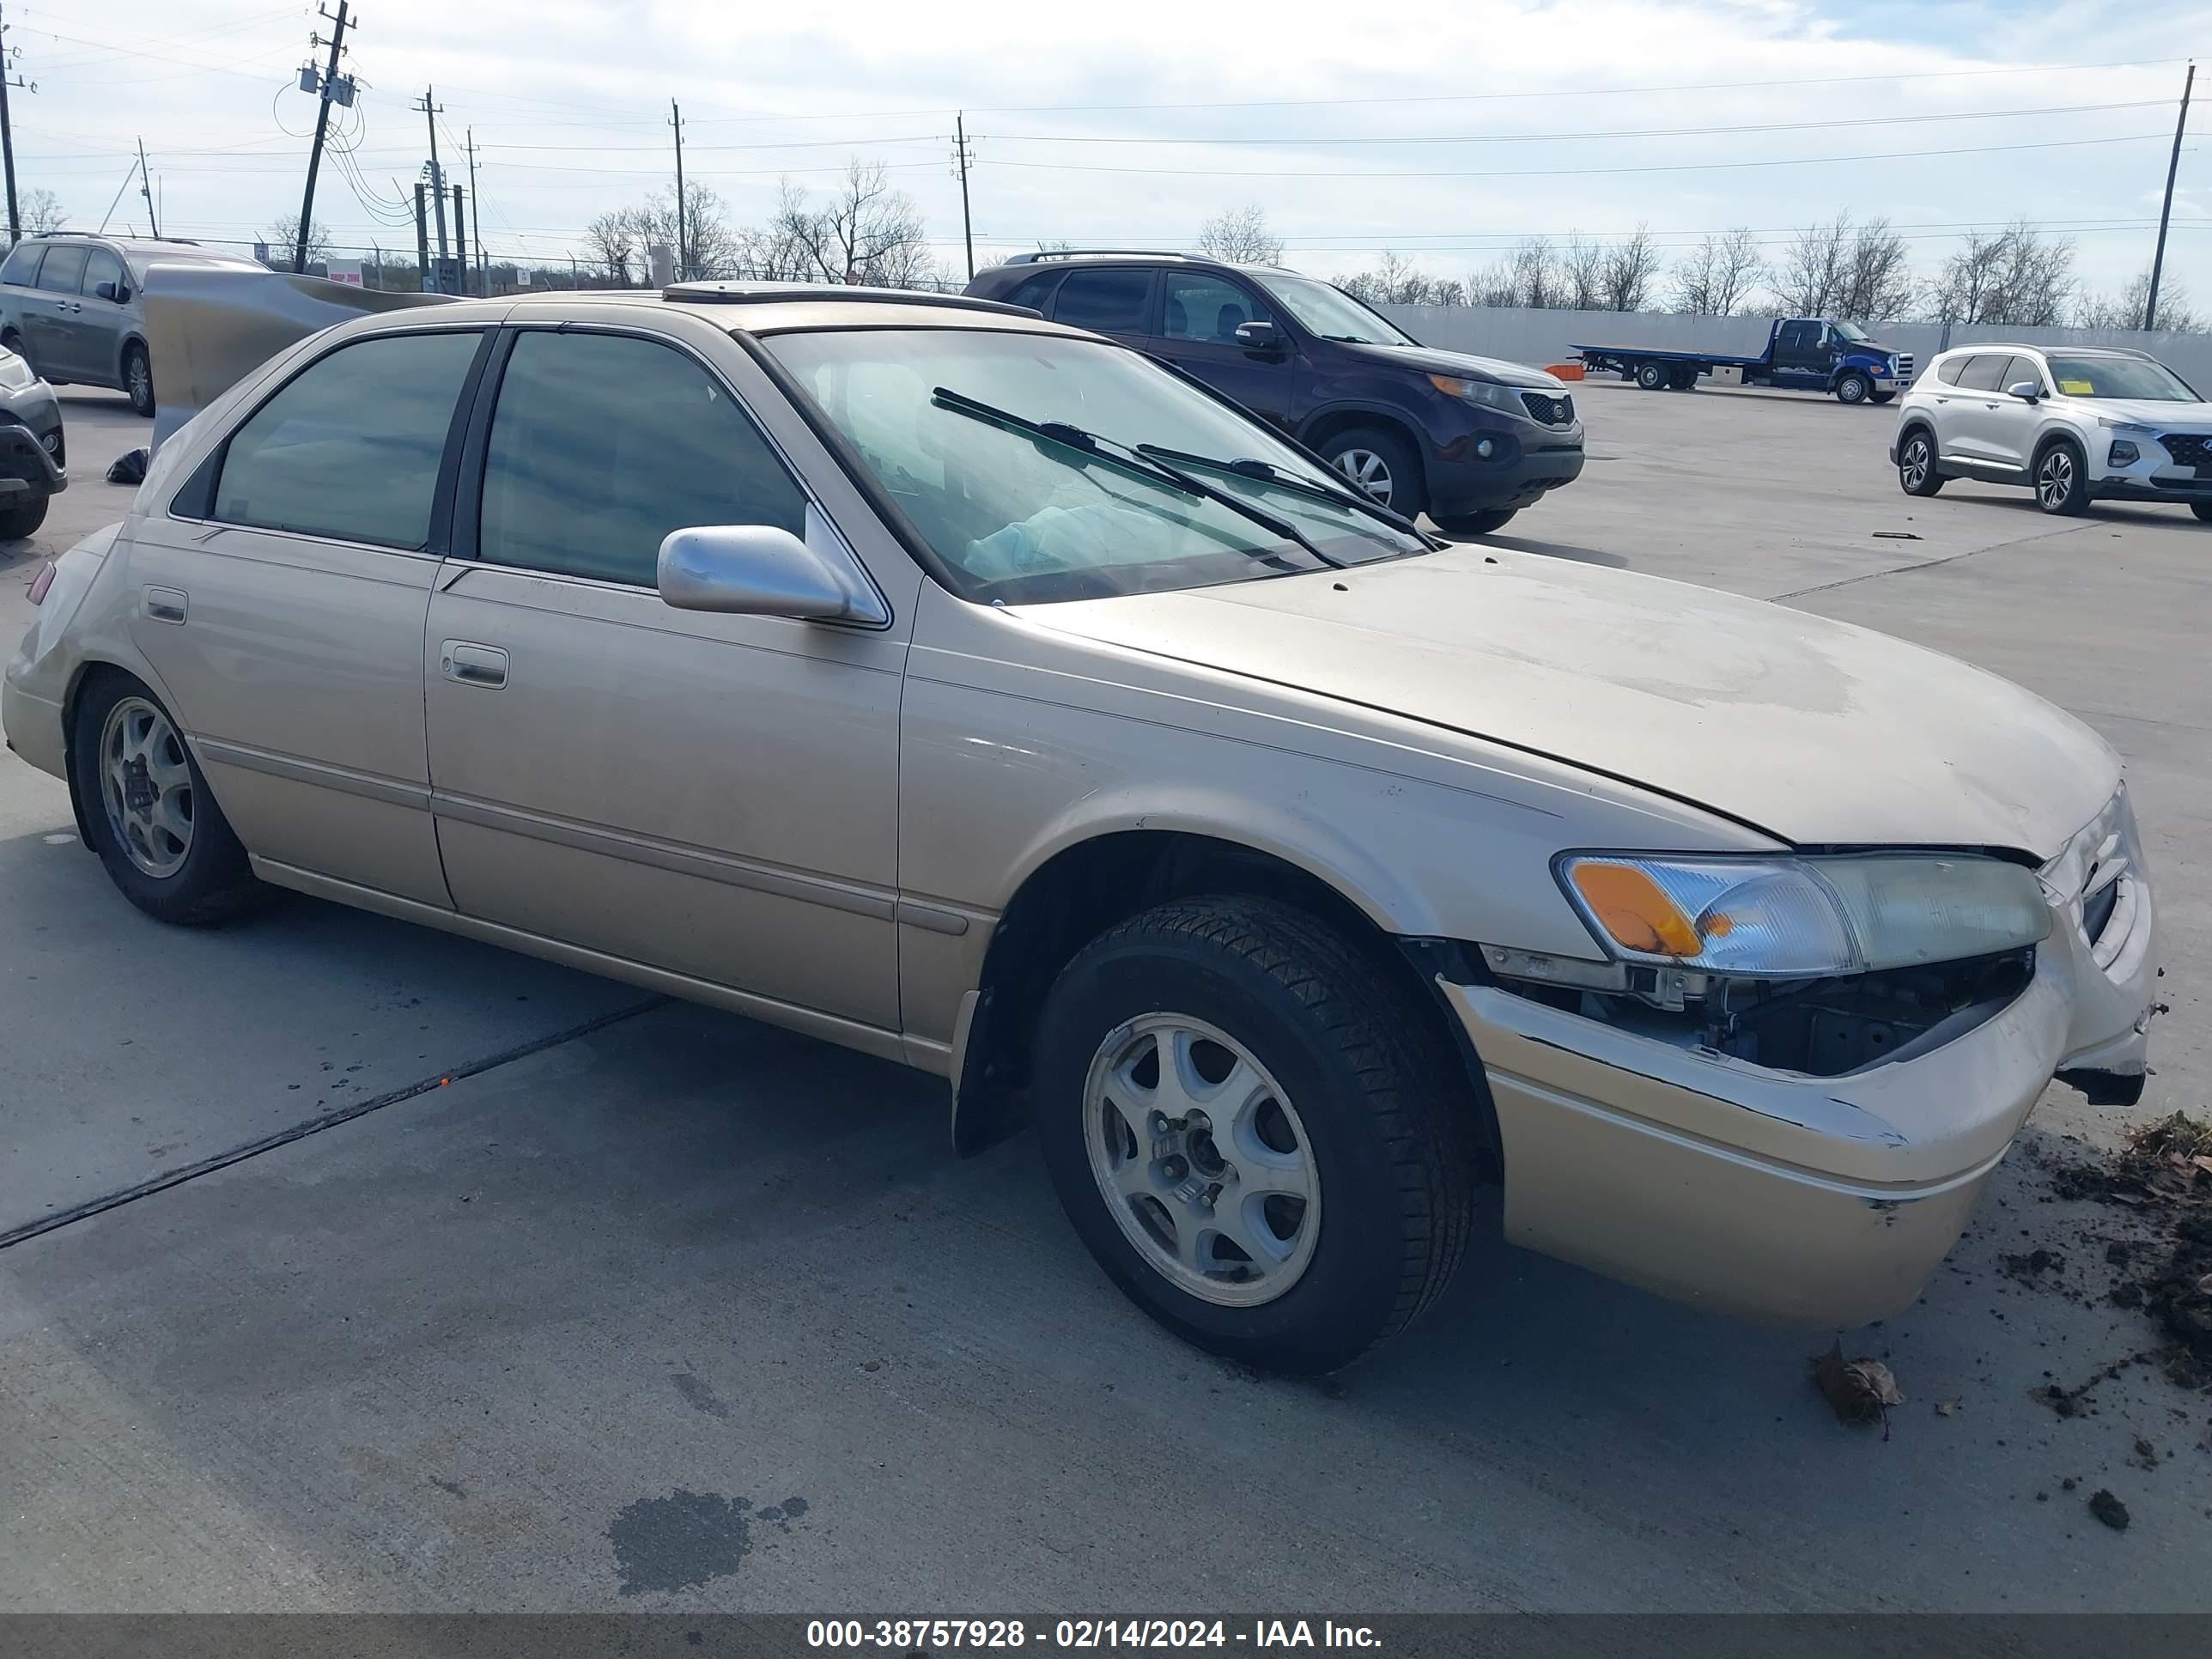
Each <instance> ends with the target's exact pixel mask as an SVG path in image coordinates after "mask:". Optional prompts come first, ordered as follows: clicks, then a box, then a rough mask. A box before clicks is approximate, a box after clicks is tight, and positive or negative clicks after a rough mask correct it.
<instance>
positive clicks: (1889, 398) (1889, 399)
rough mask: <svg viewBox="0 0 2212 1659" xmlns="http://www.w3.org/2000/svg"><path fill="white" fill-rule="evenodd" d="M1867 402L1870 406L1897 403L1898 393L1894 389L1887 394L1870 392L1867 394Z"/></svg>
mask: <svg viewBox="0 0 2212 1659" xmlns="http://www.w3.org/2000/svg"><path fill="white" fill-rule="evenodd" d="M1867 401H1868V402H1869V403H1870V404H1889V403H1895V402H1896V401H1897V392H1896V391H1895V389H1894V388H1893V389H1892V390H1890V391H1887V392H1868V393H1867Z"/></svg>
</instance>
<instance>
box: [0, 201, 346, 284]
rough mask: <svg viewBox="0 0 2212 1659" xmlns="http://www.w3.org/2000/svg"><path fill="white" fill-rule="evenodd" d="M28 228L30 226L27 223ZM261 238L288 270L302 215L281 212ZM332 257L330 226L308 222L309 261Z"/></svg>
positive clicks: (325, 261) (318, 221)
mask: <svg viewBox="0 0 2212 1659" xmlns="http://www.w3.org/2000/svg"><path fill="white" fill-rule="evenodd" d="M25 228H26V229H27V228H29V227H28V226H26V227H25ZM261 240H263V241H264V242H266V243H268V244H269V257H270V258H271V259H274V260H276V262H277V263H278V264H282V265H283V267H284V268H285V269H286V270H290V269H291V266H292V258H293V255H295V253H297V252H299V251H300V216H299V215H298V214H296V213H286V214H280V215H279V216H277V219H276V222H275V223H274V224H271V225H270V226H269V228H267V229H265V230H264V231H263V232H262V233H261ZM330 257H331V232H330V227H329V226H327V225H325V224H324V223H323V222H322V221H321V220H319V219H312V220H310V221H308V222H307V263H308V264H311V265H312V264H318V263H321V264H327V263H328V262H329V260H330Z"/></svg>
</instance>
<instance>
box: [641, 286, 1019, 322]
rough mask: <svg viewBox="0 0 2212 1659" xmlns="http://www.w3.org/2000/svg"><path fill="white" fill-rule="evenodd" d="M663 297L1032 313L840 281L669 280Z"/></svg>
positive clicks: (956, 297)
mask: <svg viewBox="0 0 2212 1659" xmlns="http://www.w3.org/2000/svg"><path fill="white" fill-rule="evenodd" d="M660 297H661V298H662V299H664V300H680V301H685V302H687V303H689V304H691V305H713V306H761V305H775V304H777V303H779V302H785V301H793V300H803V301H810V302H814V303H819V302H820V301H825V300H829V301H836V300H842V301H847V302H848V303H850V302H863V301H865V302H871V303H873V304H877V305H881V304H884V302H886V301H889V302H890V303H893V304H897V305H910V306H944V307H948V308H949V309H951V310H954V311H997V312H1003V313H1006V315H1007V316H1009V317H1035V316H1037V315H1039V314H1040V313H1037V312H1036V311H1034V310H1032V309H1030V307H1028V306H1010V305H1007V304H1006V303H1005V302H1004V301H999V300H971V299H969V297H968V296H967V295H964V294H933V293H930V292H928V291H927V290H926V289H910V288H861V287H857V286H854V285H851V284H848V283H697V282H693V283H670V284H669V285H668V286H667V287H666V288H664V289H661V290H660Z"/></svg>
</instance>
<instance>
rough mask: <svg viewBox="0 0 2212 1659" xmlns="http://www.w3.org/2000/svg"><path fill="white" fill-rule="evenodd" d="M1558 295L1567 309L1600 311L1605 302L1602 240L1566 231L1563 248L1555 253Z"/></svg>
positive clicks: (1603, 307)
mask: <svg viewBox="0 0 2212 1659" xmlns="http://www.w3.org/2000/svg"><path fill="white" fill-rule="evenodd" d="M1559 276H1560V289H1561V297H1560V299H1559V305H1561V306H1563V307H1565V308H1566V309H1567V310H1569V311H1603V310H1604V309H1605V308H1606V306H1605V244H1603V243H1602V242H1589V241H1584V240H1583V234H1582V232H1580V231H1578V230H1577V231H1570V232H1569V233H1568V234H1567V246H1566V248H1565V252H1562V253H1561V254H1560V256H1559Z"/></svg>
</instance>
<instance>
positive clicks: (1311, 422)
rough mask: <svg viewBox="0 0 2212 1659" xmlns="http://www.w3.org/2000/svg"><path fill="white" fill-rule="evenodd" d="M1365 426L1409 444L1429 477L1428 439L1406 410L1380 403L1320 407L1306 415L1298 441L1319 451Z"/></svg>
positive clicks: (1299, 429)
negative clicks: (1340, 437)
mask: <svg viewBox="0 0 2212 1659" xmlns="http://www.w3.org/2000/svg"><path fill="white" fill-rule="evenodd" d="M1361 427H1375V428H1378V429H1380V430H1382V431H1384V432H1387V433H1389V435H1391V436H1392V437H1394V438H1396V439H1397V440H1399V441H1401V442H1402V443H1403V444H1405V446H1406V447H1407V448H1408V449H1410V450H1412V451H1413V459H1414V460H1415V461H1416V462H1417V463H1418V464H1419V466H1420V469H1421V472H1422V475H1423V477H1424V479H1425V478H1426V477H1427V473H1428V470H1429V446H1428V441H1427V440H1426V439H1425V438H1424V437H1423V436H1422V435H1421V433H1420V431H1419V428H1416V427H1415V426H1414V425H1413V422H1411V421H1409V420H1408V419H1407V417H1406V416H1404V415H1403V414H1402V413H1400V412H1398V411H1396V410H1389V409H1385V408H1383V407H1382V406H1381V405H1379V404H1335V405H1334V406H1332V407H1330V408H1328V409H1323V410H1317V411H1316V412H1315V413H1314V414H1311V415H1309V416H1306V419H1305V423H1304V425H1303V426H1301V427H1300V428H1298V441H1299V442H1300V443H1302V444H1304V446H1305V447H1307V448H1308V449H1310V450H1313V451H1314V452H1316V453H1319V452H1320V451H1321V449H1322V446H1323V445H1325V444H1327V443H1328V441H1329V440H1330V439H1332V438H1334V437H1338V436H1340V435H1342V434H1344V433H1346V432H1352V431H1356V430H1358V428H1361Z"/></svg>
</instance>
